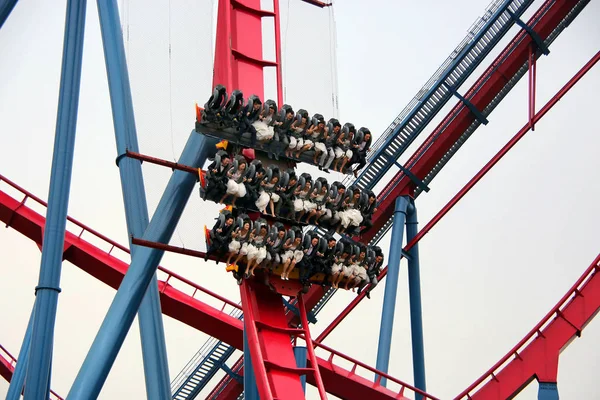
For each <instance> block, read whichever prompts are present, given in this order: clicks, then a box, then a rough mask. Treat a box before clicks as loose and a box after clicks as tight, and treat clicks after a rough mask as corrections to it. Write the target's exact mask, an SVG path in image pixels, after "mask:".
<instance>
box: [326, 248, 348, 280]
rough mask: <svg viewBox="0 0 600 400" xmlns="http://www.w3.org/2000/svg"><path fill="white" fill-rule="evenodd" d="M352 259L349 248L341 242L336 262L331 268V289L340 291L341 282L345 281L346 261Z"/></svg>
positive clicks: (336, 250)
mask: <svg viewBox="0 0 600 400" xmlns="http://www.w3.org/2000/svg"><path fill="white" fill-rule="evenodd" d="M349 257H350V251H349V246H348V245H345V244H344V243H342V242H339V243H338V244H337V246H336V249H335V257H334V262H333V265H332V267H331V275H332V280H331V287H332V288H335V289H338V287H339V284H340V282H342V279H344V269H345V265H346V261H347V260H348V258H349Z"/></svg>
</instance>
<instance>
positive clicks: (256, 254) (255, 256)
mask: <svg viewBox="0 0 600 400" xmlns="http://www.w3.org/2000/svg"><path fill="white" fill-rule="evenodd" d="M265 257H267V249H266V248H265V247H256V246H254V245H253V244H250V245H248V261H250V260H256V263H257V264H260V263H261V262H262V261H263V260H264V259H265Z"/></svg>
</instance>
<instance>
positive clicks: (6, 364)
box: [0, 344, 63, 400]
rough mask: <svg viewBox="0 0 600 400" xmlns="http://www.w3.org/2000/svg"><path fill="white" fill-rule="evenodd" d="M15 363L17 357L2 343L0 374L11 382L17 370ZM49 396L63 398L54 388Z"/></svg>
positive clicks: (52, 398)
mask: <svg viewBox="0 0 600 400" xmlns="http://www.w3.org/2000/svg"><path fill="white" fill-rule="evenodd" d="M15 365H17V359H16V358H15V357H13V356H12V354H10V353H9V352H8V350H6V349H5V348H4V346H2V345H1V344H0V376H2V377H3V378H4V379H6V380H7V381H8V382H10V381H11V379H12V376H13V373H14V372H15ZM49 398H50V400H63V398H62V397H60V396H59V395H57V394H56V393H54V391H53V390H50V396H49Z"/></svg>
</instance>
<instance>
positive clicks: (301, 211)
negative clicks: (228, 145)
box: [203, 150, 377, 234]
mask: <svg viewBox="0 0 600 400" xmlns="http://www.w3.org/2000/svg"><path fill="white" fill-rule="evenodd" d="M204 178H205V179H204V182H205V185H204V188H203V198H204V199H206V200H211V201H215V202H218V203H223V204H226V203H230V204H232V205H234V206H236V207H242V208H246V209H257V210H258V211H259V212H261V213H264V214H267V215H271V216H273V217H275V216H277V217H279V218H284V219H287V220H292V221H296V222H299V223H305V224H314V225H318V226H322V227H324V228H325V229H328V230H335V231H336V232H338V233H347V234H359V233H360V231H361V230H362V229H367V228H369V227H371V226H372V222H371V219H372V216H373V213H374V212H376V211H377V196H375V194H374V193H373V192H372V191H370V190H359V189H358V188H356V187H353V186H350V187H349V188H346V187H345V186H344V185H343V184H342V183H340V182H333V183H331V184H329V183H328V182H327V180H326V179H325V178H323V177H319V178H316V179H313V177H312V176H311V175H310V174H308V173H302V174H300V176H297V175H296V173H295V171H294V170H292V169H290V170H281V169H280V168H279V167H277V166H275V165H270V166H267V167H263V165H262V162H261V161H260V160H253V161H251V162H250V163H249V162H248V161H247V160H246V159H245V157H244V156H242V155H238V156H235V157H233V158H230V157H229V155H228V154H227V153H226V152H225V151H222V150H221V151H219V152H217V154H216V155H215V158H214V161H213V162H212V163H211V164H210V165H209V166H208V169H207V171H206V173H205V176H204Z"/></svg>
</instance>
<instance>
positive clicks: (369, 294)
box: [366, 291, 371, 299]
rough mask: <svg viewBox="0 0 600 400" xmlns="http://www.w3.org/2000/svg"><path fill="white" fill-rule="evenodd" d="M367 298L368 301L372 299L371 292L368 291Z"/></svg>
mask: <svg viewBox="0 0 600 400" xmlns="http://www.w3.org/2000/svg"><path fill="white" fill-rule="evenodd" d="M366 296H367V299H370V298H371V292H369V291H367V293H366Z"/></svg>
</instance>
